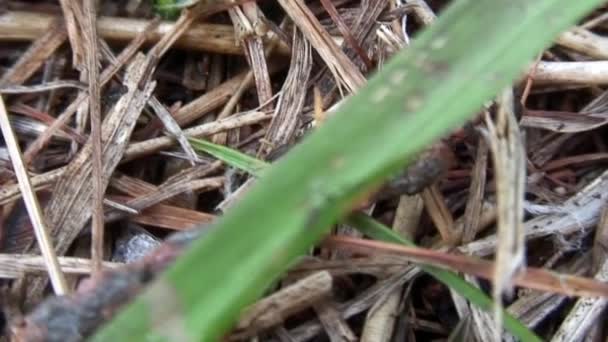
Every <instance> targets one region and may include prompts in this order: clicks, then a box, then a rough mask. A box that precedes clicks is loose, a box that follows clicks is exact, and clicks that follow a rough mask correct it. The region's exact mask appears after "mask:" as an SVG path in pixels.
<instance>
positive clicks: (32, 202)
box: [0, 97, 68, 295]
mask: <svg viewBox="0 0 608 342" xmlns="http://www.w3.org/2000/svg"><path fill="white" fill-rule="evenodd" d="M0 128H1V129H2V135H3V137H4V140H5V141H6V145H7V147H8V151H9V154H10V156H11V160H12V162H13V167H14V169H15V175H16V176H17V180H18V182H19V188H20V189H21V193H22V194H23V196H24V202H25V205H26V208H27V211H28V214H29V216H30V220H31V222H32V226H33V227H34V233H35V235H36V240H37V241H38V244H39V246H40V251H41V252H42V255H43V256H44V262H45V265H46V267H47V269H48V273H49V277H50V279H51V284H52V285H53V289H54V290H55V293H57V294H60V295H61V294H65V293H67V292H68V290H67V286H66V283H65V278H64V277H63V273H62V272H61V269H60V268H59V263H58V261H57V256H56V254H55V250H54V249H53V244H52V242H51V239H50V237H49V231H48V230H47V225H46V223H45V219H44V215H43V214H42V210H41V209H40V204H39V203H38V200H37V198H36V195H35V194H34V189H33V188H32V185H31V184H30V180H29V176H28V174H27V169H26V168H25V165H24V163H23V160H22V159H21V151H20V149H19V143H18V142H17V138H16V137H15V135H14V133H13V130H12V128H11V124H10V122H9V120H8V113H7V112H6V107H5V106H4V100H3V99H2V97H0Z"/></svg>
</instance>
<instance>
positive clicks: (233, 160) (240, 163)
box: [188, 138, 269, 177]
mask: <svg viewBox="0 0 608 342" xmlns="http://www.w3.org/2000/svg"><path fill="white" fill-rule="evenodd" d="M188 140H189V141H190V144H191V145H192V147H193V148H194V149H195V150H197V151H200V152H205V153H208V154H210V155H212V156H214V157H215V158H217V159H219V160H221V161H223V162H224V163H226V164H228V165H230V166H233V167H235V168H237V169H240V170H243V171H245V172H247V173H250V174H252V175H254V176H257V177H259V176H260V175H261V171H262V170H263V169H264V168H265V167H266V166H268V165H269V164H268V163H266V162H264V161H262V160H259V159H257V158H255V157H251V156H248V155H246V154H245V153H241V152H239V151H237V150H234V149H232V148H230V147H226V146H223V145H218V144H214V143H212V142H208V141H206V140H203V139H196V138H189V139H188Z"/></svg>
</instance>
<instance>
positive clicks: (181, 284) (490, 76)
mask: <svg viewBox="0 0 608 342" xmlns="http://www.w3.org/2000/svg"><path fill="white" fill-rule="evenodd" d="M599 3H600V1H599V0H587V1H568V0H544V1H541V0H537V1H529V0H495V1H471V0H454V1H452V2H451V4H450V5H449V7H448V8H447V9H446V10H445V11H444V12H443V13H442V15H441V16H440V17H439V18H438V20H437V21H436V22H435V24H434V25H432V26H431V27H430V28H429V29H426V30H425V31H424V32H422V33H421V34H420V35H419V36H418V37H417V38H416V39H415V40H414V41H413V43H412V45H411V46H410V47H409V48H407V49H406V50H404V51H402V52H400V53H399V54H398V55H396V56H395V57H394V58H392V59H391V61H390V62H389V63H387V64H386V65H384V66H383V68H382V70H381V71H380V72H379V73H378V74H377V75H375V76H374V77H373V78H372V79H371V80H370V81H369V83H368V84H367V86H366V87H364V88H363V89H361V90H360V91H359V92H358V93H357V94H356V95H355V96H353V97H352V98H350V99H349V100H348V101H346V102H345V103H344V104H343V105H342V106H341V107H340V110H339V112H338V113H336V115H335V116H334V117H332V118H330V119H329V120H328V121H327V122H326V123H325V124H324V125H323V126H322V127H321V128H320V129H319V130H317V131H316V132H314V133H313V134H311V135H310V136H308V137H307V138H306V139H305V140H304V141H303V142H302V143H301V144H299V145H297V146H295V147H294V149H293V150H292V151H291V152H290V153H288V154H287V155H286V156H285V157H283V158H282V159H281V160H279V161H278V162H276V163H275V164H273V165H272V166H271V167H270V168H269V169H268V170H265V171H264V175H263V176H262V177H261V178H260V179H259V180H258V182H257V183H256V184H255V185H254V186H253V188H252V189H251V190H250V191H249V192H248V193H247V194H246V196H245V197H244V198H243V199H242V200H241V201H240V202H239V203H238V204H237V205H236V206H235V207H234V208H232V209H231V211H230V212H228V213H227V214H226V215H225V216H224V217H222V218H220V219H219V220H218V222H217V223H216V225H215V229H214V230H213V231H211V232H210V233H209V234H207V235H206V237H205V238H204V239H200V240H198V241H196V242H195V243H193V245H192V247H191V248H190V250H188V251H187V252H186V253H185V254H184V255H183V256H182V257H180V258H179V259H178V260H177V261H176V263H175V264H174V265H173V266H172V267H171V268H170V269H169V270H168V271H167V272H165V273H164V274H163V275H162V276H161V277H159V278H158V279H157V280H155V281H154V282H153V284H152V285H151V286H150V287H148V288H147V289H146V290H145V291H144V293H142V294H141V295H140V296H138V297H137V298H136V299H135V301H134V302H133V303H132V304H131V305H129V306H128V307H127V308H126V309H125V310H124V311H123V312H122V313H120V314H119V315H118V316H117V317H116V318H115V319H114V320H112V322H110V323H109V324H108V325H107V326H106V327H105V329H102V330H101V331H100V332H99V334H98V335H96V336H95V337H94V338H93V340H95V341H116V340H121V339H124V338H125V337H128V338H129V340H131V341H150V340H158V341H162V340H167V341H172V340H189V341H216V340H218V339H220V338H221V336H222V334H224V333H225V332H226V331H227V330H228V329H229V328H230V327H231V326H232V325H233V323H234V322H235V320H236V319H237V317H238V315H239V313H240V311H241V310H242V308H243V307H245V306H246V305H248V304H250V303H252V302H253V301H254V300H255V299H256V298H258V297H259V296H260V295H262V294H263V292H264V290H265V289H266V288H267V286H268V285H269V284H270V283H271V282H272V281H273V280H275V279H276V278H277V277H278V276H279V275H280V274H281V273H282V272H284V271H285V270H286V268H287V267H288V266H289V265H290V263H291V262H293V261H294V260H295V258H296V257H297V256H299V255H302V254H303V253H304V252H305V251H306V250H307V249H308V248H309V247H310V246H312V245H313V244H314V243H315V242H317V241H319V239H320V238H321V237H322V236H323V235H324V234H325V233H326V232H327V230H328V229H329V226H330V225H331V224H333V223H335V222H336V221H337V220H339V219H340V218H341V217H342V216H343V215H345V214H346V213H348V212H349V210H350V208H351V206H352V205H353V203H355V202H356V201H357V199H358V198H360V197H361V196H363V195H364V194H365V193H366V192H368V191H370V190H371V189H372V188H373V187H374V185H377V184H379V183H381V182H382V180H383V179H385V178H387V177H388V176H390V175H391V174H394V172H396V171H397V170H398V169H399V168H401V167H403V166H404V165H405V164H406V161H407V160H409V159H412V158H413V157H414V156H415V154H416V153H418V152H420V151H421V150H422V149H423V148H425V147H426V146H428V145H429V144H430V143H431V142H432V141H434V140H435V139H437V138H439V137H440V136H442V135H443V134H446V133H447V132H448V131H449V130H450V129H452V128H454V127H455V126H457V125H459V124H462V123H463V122H464V121H465V120H466V119H467V118H468V117H470V116H471V115H473V113H474V112H475V111H476V110H478V109H479V108H480V107H481V105H482V104H483V103H484V102H485V101H487V100H489V99H491V98H492V97H494V96H495V94H496V93H498V91H499V90H501V89H503V88H504V87H505V86H506V85H508V84H509V83H510V82H511V81H512V80H513V79H514V78H515V77H516V76H517V74H518V73H520V72H521V70H522V66H523V65H524V64H525V63H526V62H529V61H530V60H531V59H532V58H533V57H534V55H535V54H537V53H539V52H540V51H541V50H542V48H544V47H545V46H546V45H547V44H548V43H549V42H550V40H551V39H552V38H553V37H554V36H555V35H557V34H558V33H559V32H561V31H562V30H564V29H566V28H567V27H568V25H570V24H572V23H573V22H574V21H575V20H576V19H577V18H579V17H581V16H582V15H583V14H584V13H585V12H586V11H589V10H591V9H592V7H593V6H594V5H597V4H599ZM463 290H466V289H463Z"/></svg>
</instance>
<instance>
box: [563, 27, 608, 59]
mask: <svg viewBox="0 0 608 342" xmlns="http://www.w3.org/2000/svg"><path fill="white" fill-rule="evenodd" d="M555 42H556V43H557V44H558V45H561V46H564V47H567V48H569V49H572V50H574V51H576V52H579V53H582V54H583V55H587V56H589V57H592V58H595V59H600V60H601V59H606V58H608V38H606V37H602V36H600V35H597V34H595V33H593V32H591V31H589V30H585V29H583V28H580V27H574V28H572V29H570V30H569V31H566V32H564V33H562V34H561V35H559V37H557V39H556V41H555Z"/></svg>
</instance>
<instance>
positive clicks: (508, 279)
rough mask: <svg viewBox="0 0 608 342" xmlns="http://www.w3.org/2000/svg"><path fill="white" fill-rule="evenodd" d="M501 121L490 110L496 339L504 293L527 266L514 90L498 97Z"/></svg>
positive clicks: (499, 332) (523, 164)
mask: <svg viewBox="0 0 608 342" xmlns="http://www.w3.org/2000/svg"><path fill="white" fill-rule="evenodd" d="M498 103H499V105H500V107H499V109H498V114H497V124H496V125H494V123H493V122H492V121H491V120H490V118H489V115H487V114H486V125H487V127H488V132H487V133H486V136H487V139H488V146H489V147H490V149H491V151H492V157H493V158H492V159H493V162H494V170H495V171H494V172H495V177H496V192H497V201H498V233H497V234H498V241H499V244H498V246H497V247H496V266H495V269H494V287H493V296H494V317H495V320H496V329H495V334H496V335H495V336H494V337H495V341H500V339H501V336H502V319H503V317H502V293H503V291H504V290H510V289H511V285H512V278H513V277H514V276H515V274H516V273H517V271H518V270H519V268H521V267H525V247H526V242H525V239H524V237H525V232H524V224H523V222H524V210H523V200H524V194H525V181H526V159H525V158H526V157H525V150H524V148H523V145H522V137H521V134H520V132H519V126H518V125H517V120H516V118H515V114H514V112H513V105H514V100H513V90H512V89H510V88H509V89H507V90H505V91H504V92H503V93H502V95H501V96H500V98H499V101H498Z"/></svg>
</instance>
